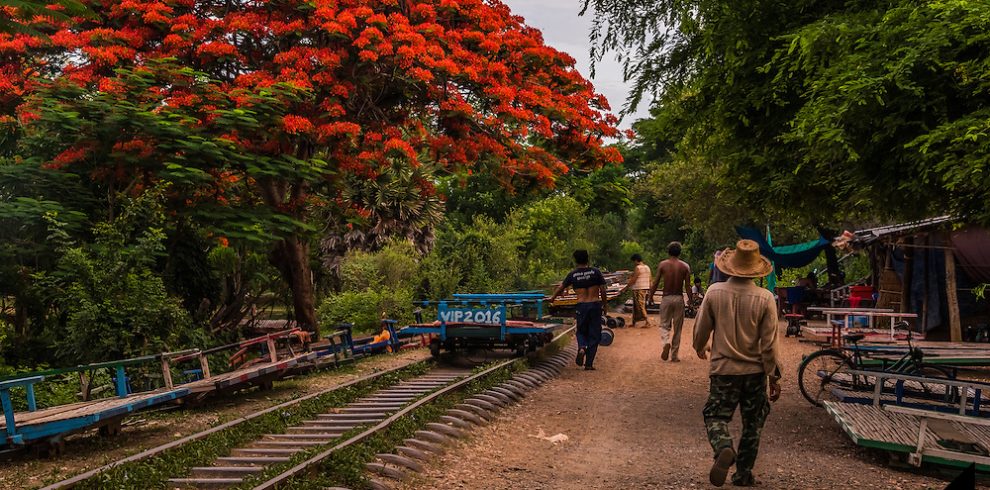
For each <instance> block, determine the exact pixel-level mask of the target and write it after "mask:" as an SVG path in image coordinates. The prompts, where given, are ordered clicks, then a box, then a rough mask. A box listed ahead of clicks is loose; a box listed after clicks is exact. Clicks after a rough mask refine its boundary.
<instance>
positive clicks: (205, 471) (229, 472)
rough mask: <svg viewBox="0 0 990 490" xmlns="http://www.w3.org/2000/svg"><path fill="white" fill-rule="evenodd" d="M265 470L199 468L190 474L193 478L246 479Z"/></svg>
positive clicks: (257, 468) (251, 467) (254, 468)
mask: <svg viewBox="0 0 990 490" xmlns="http://www.w3.org/2000/svg"><path fill="white" fill-rule="evenodd" d="M264 470H265V469H264V468H263V467H261V466H197V467H194V468H192V470H191V471H190V474H191V475H192V477H193V478H244V477H245V476H248V475H252V474H255V473H261V472H262V471H264Z"/></svg>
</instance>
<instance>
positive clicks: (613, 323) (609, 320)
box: [605, 316, 618, 328]
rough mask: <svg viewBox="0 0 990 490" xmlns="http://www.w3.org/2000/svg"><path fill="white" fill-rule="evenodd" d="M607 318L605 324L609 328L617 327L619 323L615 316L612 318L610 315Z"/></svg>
mask: <svg viewBox="0 0 990 490" xmlns="http://www.w3.org/2000/svg"><path fill="white" fill-rule="evenodd" d="M605 318H606V319H605V326H607V327H608V328H616V326H617V325H618V323H617V322H616V321H615V318H612V317H610V316H609V317H605Z"/></svg>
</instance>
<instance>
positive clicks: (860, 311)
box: [808, 308, 918, 347]
mask: <svg viewBox="0 0 990 490" xmlns="http://www.w3.org/2000/svg"><path fill="white" fill-rule="evenodd" d="M808 309H809V310H813V311H819V312H821V313H824V314H825V320H826V322H827V324H828V325H830V326H831V327H832V339H831V341H832V345H833V346H835V347H842V327H843V325H845V323H846V321H845V319H846V318H849V317H850V316H865V317H867V319H868V320H867V322H868V325H867V328H873V323H874V321H873V320H874V319H875V318H890V338H891V339H893V338H894V326H895V325H896V324H897V321H898V320H902V319H905V318H918V315H917V314H915V313H897V312H895V311H894V310H891V309H889V308H808ZM833 317H841V318H842V319H843V320H842V321H838V320H834V319H833Z"/></svg>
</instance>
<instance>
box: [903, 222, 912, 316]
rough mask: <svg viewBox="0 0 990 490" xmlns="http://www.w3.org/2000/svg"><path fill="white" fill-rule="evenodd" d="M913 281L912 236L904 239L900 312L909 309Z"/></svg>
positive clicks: (908, 310)
mask: <svg viewBox="0 0 990 490" xmlns="http://www.w3.org/2000/svg"><path fill="white" fill-rule="evenodd" d="M913 282H914V237H910V236H909V237H907V238H905V239H904V276H903V280H902V281H901V313H908V312H910V311H911V283H913Z"/></svg>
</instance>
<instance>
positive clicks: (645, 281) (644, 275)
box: [632, 264, 650, 290]
mask: <svg viewBox="0 0 990 490" xmlns="http://www.w3.org/2000/svg"><path fill="white" fill-rule="evenodd" d="M636 272H639V275H638V276H636V282H635V283H633V285H632V289H633V290H637V289H650V266H648V265H646V264H639V265H637V266H636Z"/></svg>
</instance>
